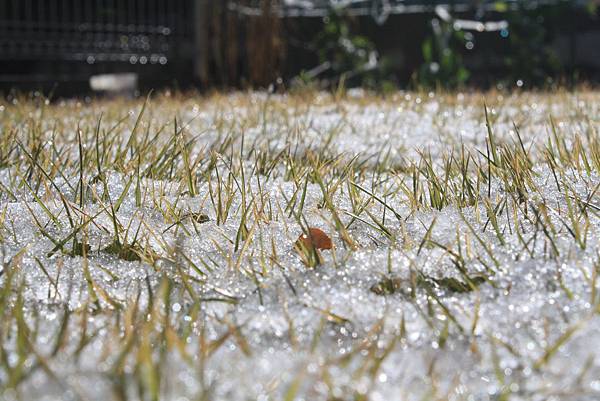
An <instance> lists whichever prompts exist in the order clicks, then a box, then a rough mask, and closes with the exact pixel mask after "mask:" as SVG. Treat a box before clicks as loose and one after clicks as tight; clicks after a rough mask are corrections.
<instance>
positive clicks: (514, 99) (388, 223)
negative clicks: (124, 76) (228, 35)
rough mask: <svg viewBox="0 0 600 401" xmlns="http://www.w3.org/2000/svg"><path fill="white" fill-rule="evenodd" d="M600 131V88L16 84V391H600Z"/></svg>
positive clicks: (3, 385) (10, 241) (474, 396)
mask: <svg viewBox="0 0 600 401" xmlns="http://www.w3.org/2000/svg"><path fill="white" fill-rule="evenodd" d="M599 132H600V92H596V91H593V90H588V89H580V90H578V91H575V92H568V91H558V92H552V93H547V92H540V93H532V92H515V93H513V94H510V93H504V92H486V93H464V94H463V93H433V92H432V93H427V92H422V93H418V92H398V93H394V94H389V95H386V96H379V95H373V94H369V93H365V92H362V91H357V90H349V91H347V92H343V91H339V92H337V93H331V94H330V93H321V92H312V91H299V92H297V93H291V94H288V95H280V94H268V93H261V92H256V93H232V94H213V95H206V96H199V95H195V94H188V95H169V94H168V93H161V94H153V95H152V96H150V97H148V98H147V99H144V98H141V99H136V100H120V99H113V100H108V99H98V100H56V101H53V102H48V101H47V100H45V99H44V98H40V97H29V98H28V97H14V98H8V99H7V100H4V101H0V244H1V246H0V251H1V252H2V255H3V262H2V263H3V265H2V271H1V272H0V274H1V275H0V399H2V400H7V401H9V400H24V401H25V400H118V401H125V400H152V401H158V400H173V401H186V400H189V401H191V400H194V401H195V400H198V401H208V400H233V401H238V400H240V401H242V400H244V401H245V400H260V401H267V400H274V401H275V400H277V401H279V400H282V401H291V400H305V401H315V400H326V401H359V400H361V401H362V400H364V401H366V400H369V401H387V400H469V401H472V400H499V401H500V400H540V401H541V400H567V399H568V400H596V399H598V398H599V397H600V379H599V377H600V294H599V291H598V290H599V289H600V283H599V282H598V273H599V272H600V232H599V228H600V135H599ZM316 229H320V230H321V231H318V230H316Z"/></svg>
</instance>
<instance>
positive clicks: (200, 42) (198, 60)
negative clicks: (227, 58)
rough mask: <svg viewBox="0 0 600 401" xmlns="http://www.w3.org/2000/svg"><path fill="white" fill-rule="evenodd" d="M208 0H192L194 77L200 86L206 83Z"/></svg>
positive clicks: (207, 78)
mask: <svg viewBox="0 0 600 401" xmlns="http://www.w3.org/2000/svg"><path fill="white" fill-rule="evenodd" d="M209 1H210V0H195V1H194V56H193V60H194V78H195V79H197V80H198V81H199V82H200V83H201V84H202V86H207V85H208V80H209V76H208V54H209V49H208V23H209V20H208V14H209V7H208V3H209Z"/></svg>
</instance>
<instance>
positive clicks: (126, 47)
mask: <svg viewBox="0 0 600 401" xmlns="http://www.w3.org/2000/svg"><path fill="white" fill-rule="evenodd" d="M195 1H196V0H0V82H5V83H6V82H9V83H10V82H17V81H19V82H23V81H41V82H45V81H55V82H58V81H64V82H69V81H75V80H79V81H81V82H84V81H86V80H87V78H88V77H89V76H90V75H92V74H94V73H97V72H115V71H117V72H118V71H133V72H138V73H140V74H141V75H143V74H154V75H161V74H157V71H164V72H165V74H163V75H170V76H171V77H172V76H175V75H177V73H176V71H177V70H178V69H179V70H181V66H182V65H183V64H185V63H188V64H190V63H191V62H192V57H193V54H192V53H193V50H194V43H193V41H194V23H193V18H194V2H195ZM167 73H168V74H167ZM163 78H164V77H163Z"/></svg>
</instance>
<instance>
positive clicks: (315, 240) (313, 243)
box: [296, 227, 333, 251]
mask: <svg viewBox="0 0 600 401" xmlns="http://www.w3.org/2000/svg"><path fill="white" fill-rule="evenodd" d="M300 244H302V245H303V247H304V249H306V250H309V251H312V250H313V249H331V248H332V247H333V243H332V242H331V238H329V236H328V235H327V234H325V233H324V232H323V230H321V229H319V228H316V227H310V228H309V229H308V234H305V233H302V234H301V235H300V236H299V237H298V240H297V241H296V247H300Z"/></svg>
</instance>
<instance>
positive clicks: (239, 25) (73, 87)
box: [0, 0, 600, 96]
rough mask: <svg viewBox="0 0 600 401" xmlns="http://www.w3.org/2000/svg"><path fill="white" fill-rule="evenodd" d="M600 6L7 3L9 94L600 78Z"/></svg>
mask: <svg viewBox="0 0 600 401" xmlns="http://www.w3.org/2000/svg"><path fill="white" fill-rule="evenodd" d="M599 8H600V0H571V1H558V0H546V1H541V0H540V1H518V0H513V1H484V0H463V1H460V0H455V1H431V0H421V1H419V0H229V1H227V0H85V1H81V0H0V91H1V92H3V93H7V92H10V91H12V90H19V91H31V90H37V91H41V92H44V93H46V94H53V95H55V96H63V95H65V96H68V95H74V94H86V93H90V92H91V91H92V90H96V91H100V92H102V91H105V92H111V91H116V92H118V91H125V92H132V91H133V92H140V91H145V90H147V89H149V88H163V87H169V88H175V89H189V88H198V89H201V90H205V89H213V88H217V89H223V88H242V89H245V88H272V89H274V90H285V89H290V88H294V87H298V86H314V87H320V88H332V87H338V86H340V85H342V84H343V85H344V86H345V87H359V86H360V87H364V88H369V89H374V90H381V91H386V90H391V89H394V88H398V87H400V88H413V89H414V88H443V89H454V88H460V87H465V86H468V87H474V88H482V89H487V88H492V87H494V88H500V89H502V88H513V87H514V88H519V87H522V88H548V87H553V86H557V85H560V86H571V85H577V84H581V83H590V84H596V83H598V82H599V81H600V13H599V11H598V10H599Z"/></svg>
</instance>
